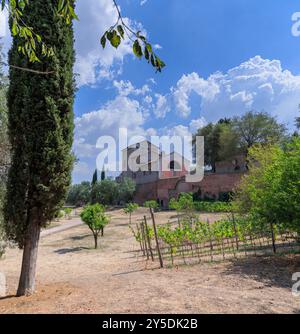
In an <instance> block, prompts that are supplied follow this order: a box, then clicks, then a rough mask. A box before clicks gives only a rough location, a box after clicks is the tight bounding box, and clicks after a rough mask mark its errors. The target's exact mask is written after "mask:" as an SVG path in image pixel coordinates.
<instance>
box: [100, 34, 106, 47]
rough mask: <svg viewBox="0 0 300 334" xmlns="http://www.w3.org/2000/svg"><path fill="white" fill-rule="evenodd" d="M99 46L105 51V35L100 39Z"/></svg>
mask: <svg viewBox="0 0 300 334" xmlns="http://www.w3.org/2000/svg"><path fill="white" fill-rule="evenodd" d="M100 42H101V45H102V47H103V49H105V46H106V33H105V34H104V35H103V36H102V37H101V40H100Z"/></svg>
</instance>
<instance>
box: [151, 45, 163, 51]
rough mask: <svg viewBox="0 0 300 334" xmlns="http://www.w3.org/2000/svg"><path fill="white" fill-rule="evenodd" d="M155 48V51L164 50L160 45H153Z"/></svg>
mask: <svg viewBox="0 0 300 334" xmlns="http://www.w3.org/2000/svg"><path fill="white" fill-rule="evenodd" d="M153 48H154V49H155V50H161V49H162V46H161V45H159V44H154V45H153Z"/></svg>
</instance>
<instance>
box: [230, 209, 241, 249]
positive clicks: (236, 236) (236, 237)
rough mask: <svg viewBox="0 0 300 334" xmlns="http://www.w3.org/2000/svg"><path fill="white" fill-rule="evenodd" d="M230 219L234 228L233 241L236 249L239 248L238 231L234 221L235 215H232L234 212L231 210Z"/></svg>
mask: <svg viewBox="0 0 300 334" xmlns="http://www.w3.org/2000/svg"><path fill="white" fill-rule="evenodd" d="M231 214H232V221H233V228H234V234H235V243H236V250H237V251H238V250H239V239H238V233H237V229H236V221H235V217H234V213H233V212H232V213H231Z"/></svg>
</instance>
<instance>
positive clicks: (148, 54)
mask: <svg viewBox="0 0 300 334" xmlns="http://www.w3.org/2000/svg"><path fill="white" fill-rule="evenodd" d="M144 54H145V58H146V59H147V60H148V61H149V60H150V53H149V51H148V49H147V47H145V50H144Z"/></svg>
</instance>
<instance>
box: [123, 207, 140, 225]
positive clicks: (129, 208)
mask: <svg viewBox="0 0 300 334" xmlns="http://www.w3.org/2000/svg"><path fill="white" fill-rule="evenodd" d="M138 208H139V205H138V204H136V203H128V204H127V205H126V207H125V209H124V212H125V213H126V214H129V225H130V224H131V215H132V213H133V212H134V211H135V210H137V209H138Z"/></svg>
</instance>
